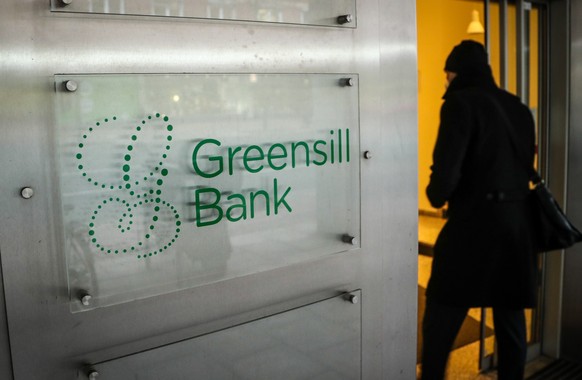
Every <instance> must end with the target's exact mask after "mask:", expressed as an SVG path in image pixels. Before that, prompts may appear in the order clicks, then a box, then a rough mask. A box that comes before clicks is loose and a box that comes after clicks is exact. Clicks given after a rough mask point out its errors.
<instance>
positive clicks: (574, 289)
mask: <svg viewBox="0 0 582 380" xmlns="http://www.w3.org/2000/svg"><path fill="white" fill-rule="evenodd" d="M581 18H582V1H579V0H572V1H570V18H569V19H570V40H569V41H570V57H569V63H570V78H569V86H570V102H569V107H570V108H569V110H570V122H569V127H570V129H569V135H568V144H567V157H568V183H567V191H568V193H567V195H568V196H567V212H568V215H569V216H570V217H571V218H572V222H573V223H574V224H575V225H577V226H578V227H580V226H582V196H580V194H582V179H581V178H580V170H581V169H580V168H582V149H581V148H580V147H582V109H581V107H580V106H581V105H582V25H580V23H579V22H578V20H580V19H581ZM580 273H582V245H580V244H578V245H576V246H574V247H573V248H571V249H568V250H566V253H565V254H564V285H563V286H564V290H563V314H562V331H561V341H562V344H561V356H562V357H564V358H568V359H572V360H576V361H579V362H582V351H581V350H580V342H582V323H581V322H580V315H582V292H580V289H581V287H582V280H581V278H580Z"/></svg>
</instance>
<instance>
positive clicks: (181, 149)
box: [55, 74, 360, 311]
mask: <svg viewBox="0 0 582 380" xmlns="http://www.w3.org/2000/svg"><path fill="white" fill-rule="evenodd" d="M352 77H353V79H354V84H355V85H354V86H353V87H349V86H342V85H341V83H342V81H341V79H342V77H341V76H338V75H334V74H322V75H293V74H287V75H259V74H253V75H244V74H241V75H59V76H56V78H55V79H56V85H57V88H58V91H57V94H56V100H57V102H56V105H57V110H56V117H57V120H56V125H57V133H56V142H55V147H56V152H55V154H56V155H57V157H58V162H59V164H58V173H59V176H60V182H61V194H60V196H61V204H62V219H63V229H64V235H65V251H66V256H67V266H68V274H69V287H70V290H71V294H72V297H73V298H75V297H76V294H78V293H79V292H81V291H86V292H88V293H89V294H91V295H92V298H93V299H92V303H91V304H90V305H85V306H83V305H81V304H80V303H79V302H78V301H75V299H73V302H72V308H73V310H75V311H77V310H87V309H90V308H92V307H99V306H105V305H109V304H114V303H119V302H125V301H128V300H132V299H136V298H141V297H147V296H151V295H155V294H161V293H164V292H168V291H172V290H176V289H182V288H185V287H190V286H196V285H199V284H204V283H209V282H213V281H218V280H222V279H225V278H232V277H236V276H242V275H247V274H251V273H256V272H259V271H263V270H268V269H272V268H277V267H282V266H286V265H291V264H294V263H299V262H304V261H306V260H312V259H315V258H319V257H323V256H326V255H330V254H335V253H339V252H344V251H347V250H350V249H353V248H357V247H358V246H357V245H355V246H354V245H351V244H346V242H344V241H343V240H342V237H343V235H345V234H347V235H350V236H355V237H359V235H360V215H359V214H360V193H359V191H360V190H359V186H360V184H359V153H358V152H359V125H358V91H357V76H352ZM66 81H75V82H76V83H77V85H78V90H77V91H75V92H67V91H65V90H61V89H62V84H63V83H65V82H66Z"/></svg>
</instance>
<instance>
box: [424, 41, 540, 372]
mask: <svg viewBox="0 0 582 380" xmlns="http://www.w3.org/2000/svg"><path fill="white" fill-rule="evenodd" d="M445 72H446V75H447V80H448V81H449V85H448V88H447V91H446V93H445V95H444V97H443V98H444V100H445V101H444V103H443V105H442V108H441V114H440V118H441V120H440V127H439V132H438V136H437V141H436V145H435V148H434V153H433V165H432V167H431V171H432V172H431V176H430V182H429V185H428V187H427V190H426V193H427V196H428V199H429V201H430V203H431V205H432V206H433V207H435V208H440V207H443V206H445V204H448V208H447V215H448V220H447V222H446V224H445V225H444V227H443V229H442V231H441V232H440V234H439V236H438V238H437V241H436V243H435V247H434V260H433V264H432V272H431V277H430V280H429V283H428V286H427V291H426V295H427V302H426V311H425V317H424V321H423V339H424V342H423V355H422V379H423V380H430V379H443V378H444V374H445V369H446V363H447V360H448V355H449V351H450V349H451V347H452V345H453V342H454V339H455V337H456V335H457V333H458V331H459V329H460V327H461V324H462V322H463V320H464V318H465V316H466V314H467V312H468V309H469V308H472V307H492V308H493V320H494V324H495V335H496V339H497V348H498V358H499V365H498V374H499V379H500V380H510V379H511V380H513V379H523V372H524V367H525V357H526V349H527V343H526V326H525V315H524V308H531V307H535V305H536V298H537V297H536V277H537V264H536V263H537V261H536V255H535V253H534V245H533V240H534V236H533V235H534V233H533V228H532V222H531V220H532V213H531V209H530V207H528V202H529V200H528V197H527V195H528V194H529V180H530V178H529V168H531V167H532V164H533V160H534V155H535V127H534V121H533V117H532V114H531V112H530V110H529V109H528V108H527V107H526V106H525V105H523V104H522V103H521V101H520V100H519V98H517V97H516V96H514V95H511V94H510V93H508V92H506V91H504V90H501V89H499V88H498V87H497V85H496V84H495V81H494V79H493V75H492V73H491V68H490V66H489V64H488V58H487V53H486V51H485V49H484V47H483V45H481V44H480V43H478V42H475V41H462V42H461V44H459V45H457V46H456V47H455V48H454V49H453V51H452V52H451V54H450V55H449V57H448V58H447V61H446V65H445Z"/></svg>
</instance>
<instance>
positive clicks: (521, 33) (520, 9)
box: [515, 0, 531, 104]
mask: <svg viewBox="0 0 582 380" xmlns="http://www.w3.org/2000/svg"><path fill="white" fill-rule="evenodd" d="M529 6H531V4H529V3H527V4H526V3H525V1H524V0H516V2H515V27H516V33H515V36H516V51H517V57H516V58H517V59H516V66H517V67H516V69H517V70H516V74H517V75H516V76H517V78H516V79H517V96H519V97H520V98H521V101H522V102H523V103H525V104H528V103H529V28H528V27H527V26H528V21H529V20H528V18H527V17H526V8H527V7H529ZM527 15H529V12H527Z"/></svg>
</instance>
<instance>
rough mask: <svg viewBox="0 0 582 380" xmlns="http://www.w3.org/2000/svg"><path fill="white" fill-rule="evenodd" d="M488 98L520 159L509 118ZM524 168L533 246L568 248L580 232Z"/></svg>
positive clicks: (544, 249)
mask: <svg viewBox="0 0 582 380" xmlns="http://www.w3.org/2000/svg"><path fill="white" fill-rule="evenodd" d="M491 100H492V101H493V104H494V105H495V106H496V108H497V109H498V111H499V113H500V115H501V117H502V118H503V119H504V120H505V122H506V123H507V124H508V125H507V126H506V128H505V131H506V132H507V135H508V136H509V141H510V142H511V146H512V148H513V152H514V153H515V157H516V158H517V159H519V155H518V153H517V152H518V145H517V137H516V136H515V135H514V132H513V129H512V128H511V121H510V119H509V117H507V115H506V113H505V110H504V109H503V107H501V105H500V104H499V103H498V102H497V101H496V100H495V98H491ZM524 167H525V169H526V170H527V171H528V172H529V174H530V180H531V181H532V183H533V185H534V188H533V189H532V190H531V194H530V195H531V196H530V198H531V199H530V204H531V205H532V208H533V218H534V219H535V220H534V221H533V225H534V228H535V242H534V247H535V250H536V252H548V251H553V250H558V249H564V248H569V247H571V246H572V245H574V244H575V243H578V242H580V241H582V234H581V233H580V231H578V229H577V228H576V227H574V226H573V225H572V223H571V222H570V221H569V220H568V218H567V217H566V214H564V212H563V211H562V209H561V208H560V205H558V202H556V200H555V199H554V196H553V195H552V193H551V192H550V190H549V189H548V188H547V187H546V184H545V183H544V181H543V180H542V178H541V177H540V175H539V173H538V172H537V170H535V168H534V167H533V166H532V165H531V164H525V163H524Z"/></svg>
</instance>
